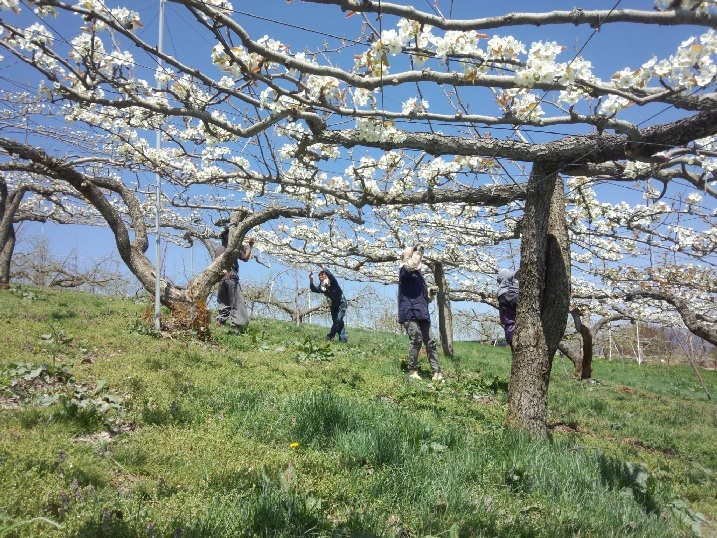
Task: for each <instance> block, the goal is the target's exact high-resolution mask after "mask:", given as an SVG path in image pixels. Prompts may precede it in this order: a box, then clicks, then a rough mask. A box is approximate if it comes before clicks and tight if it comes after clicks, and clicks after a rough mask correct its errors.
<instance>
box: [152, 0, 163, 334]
mask: <svg viewBox="0 0 717 538" xmlns="http://www.w3.org/2000/svg"><path fill="white" fill-rule="evenodd" d="M163 46H164V0H159V41H158V44H157V50H158V51H159V53H160V54H161V53H162V48H163ZM158 60H159V64H158V66H157V68H158V69H161V67H162V58H158ZM160 88H161V84H160V83H157V89H160ZM156 146H157V154H158V155H159V152H160V150H161V148H162V131H161V130H159V129H158V130H157V144H156ZM155 179H156V181H157V201H156V202H157V204H156V211H157V220H156V225H157V229H156V233H155V249H154V255H155V267H154V328H155V329H156V330H158V331H159V330H160V329H161V328H162V323H161V320H160V303H159V296H160V293H161V282H160V281H161V278H162V258H161V250H160V246H161V239H162V238H161V236H160V214H161V212H162V179H161V177H160V175H159V172H157V173H156V174H155Z"/></svg>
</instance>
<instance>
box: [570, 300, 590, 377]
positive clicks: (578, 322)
mask: <svg viewBox="0 0 717 538" xmlns="http://www.w3.org/2000/svg"><path fill="white" fill-rule="evenodd" d="M570 314H571V315H572V317H573V323H574V324H575V330H576V331H578V333H579V334H580V336H581V337H582V339H583V345H582V353H581V360H580V361H579V366H578V363H575V377H576V378H577V379H590V378H591V377H592V375H593V332H592V331H591V330H590V328H589V327H588V326H587V325H585V324H584V323H583V320H582V314H581V312H580V310H579V309H578V308H573V309H572V310H571V311H570Z"/></svg>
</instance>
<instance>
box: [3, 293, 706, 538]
mask: <svg viewBox="0 0 717 538" xmlns="http://www.w3.org/2000/svg"><path fill="white" fill-rule="evenodd" d="M150 310H151V307H150V305H149V304H148V303H147V302H143V301H132V300H120V299H112V298H107V297H101V296H94V295H88V294H80V293H73V292H56V291H50V290H45V289H36V288H14V289H12V290H3V291H0V338H1V341H2V350H3V352H2V353H1V354H0V536H6V535H7V536H93V537H95V536H167V537H179V536H181V537H189V536H192V537H194V536H212V537H215V536H226V537H234V536H246V537H250V536H266V537H279V536H286V537H294V536H346V537H348V536H354V537H359V536H361V537H369V536H381V537H393V536H396V537H413V536H416V537H418V536H445V537H459V536H461V537H469V536H470V537H472V536H505V537H518V536H525V537H528V536H531V537H533V536H535V537H560V536H565V537H568V536H571V537H572V536H584V537H593V536H594V537H605V536H644V537H661V536H665V537H667V536H669V537H672V536H692V535H698V536H715V535H716V533H717V525H715V519H717V452H716V451H715V442H716V441H717V435H716V434H717V407H716V406H715V403H714V401H711V402H710V401H707V400H706V397H705V395H704V392H703V391H702V388H701V386H700V385H699V383H698V382H697V380H696V379H695V377H694V373H692V372H691V371H690V370H689V368H687V367H684V366H673V367H670V368H669V369H667V368H664V367H657V366H646V365H642V366H637V365H636V364H634V363H632V362H625V363H623V362H622V361H620V360H614V361H612V362H607V361H597V362H596V364H595V376H594V377H595V381H594V382H589V383H580V382H577V381H574V380H570V379H568V377H567V376H566V374H565V371H564V370H563V367H562V365H561V363H560V360H558V359H556V363H555V367H554V371H553V377H552V380H551V387H550V414H551V419H550V420H551V426H552V427H551V432H552V435H551V439H550V440H548V441H534V440H531V439H529V438H526V437H524V436H522V435H519V434H517V433H515V432H511V431H506V430H504V429H503V427H502V421H503V418H504V416H505V402H506V400H507V394H506V391H507V385H508V379H509V372H510V352H509V350H507V349H501V348H494V347H490V346H484V345H479V344H472V343H459V344H457V345H456V357H455V358H454V359H453V360H449V359H447V358H443V357H442V358H441V359H442V363H443V367H444V371H445V373H446V377H447V381H446V383H443V384H438V385H434V384H433V383H431V381H430V380H429V376H428V372H424V374H425V375H426V378H425V379H424V380H423V381H420V382H415V381H414V382H409V381H408V380H407V379H406V376H405V373H404V368H405V362H404V361H403V358H404V357H405V354H406V350H407V347H408V342H407V338H406V337H405V336H395V335H389V334H380V333H372V332H368V331H361V330H352V329H351V328H350V327H349V343H348V344H347V345H342V344H339V343H331V344H326V343H325V342H323V340H322V337H323V335H324V334H325V329H323V328H321V327H318V326H312V325H307V326H302V327H295V326H293V325H291V324H287V323H281V322H277V321H274V320H254V321H253V322H252V324H251V328H250V330H249V331H247V332H246V333H244V334H232V333H231V332H229V331H227V329H225V328H213V334H212V338H211V340H210V341H208V342H199V341H197V340H193V339H192V338H190V337H188V336H187V335H174V336H173V337H171V338H169V337H166V336H165V337H160V336H158V335H156V334H154V331H153V330H152V328H151V323H149V322H148V321H146V320H147V316H146V313H147V312H148V311H150ZM422 361H423V363H422V364H423V368H424V369H427V364H426V358H425V357H422ZM702 375H703V376H704V379H705V382H706V383H707V385H708V388H709V389H710V391H711V392H712V393H713V394H715V393H717V374H716V373H715V372H702Z"/></svg>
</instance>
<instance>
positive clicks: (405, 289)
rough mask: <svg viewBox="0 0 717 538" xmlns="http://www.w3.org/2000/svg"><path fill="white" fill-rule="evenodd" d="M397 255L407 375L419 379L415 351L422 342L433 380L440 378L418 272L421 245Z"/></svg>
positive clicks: (424, 287)
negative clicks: (400, 261)
mask: <svg viewBox="0 0 717 538" xmlns="http://www.w3.org/2000/svg"><path fill="white" fill-rule="evenodd" d="M401 258H402V263H401V266H400V269H399V275H398V322H399V323H402V324H403V326H404V328H405V329H406V332H407V333H408V339H409V341H410V347H409V350H408V377H409V379H421V376H420V375H419V374H418V352H419V351H421V344H423V345H425V346H426V354H427V355H428V362H429V363H430V365H431V370H433V381H443V373H442V371H441V365H440V364H439V363H438V349H437V345H436V337H435V335H434V334H433V330H432V329H431V316H430V314H429V313H428V302H429V301H430V296H429V290H428V286H427V285H426V281H425V279H424V278H423V275H422V274H421V260H422V259H423V247H422V246H421V245H416V246H413V247H407V248H406V249H404V250H403V254H402V256H401Z"/></svg>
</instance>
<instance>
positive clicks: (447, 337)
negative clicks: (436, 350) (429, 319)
mask: <svg viewBox="0 0 717 538" xmlns="http://www.w3.org/2000/svg"><path fill="white" fill-rule="evenodd" d="M433 278H434V279H435V281H436V286H438V292H437V294H436V306H437V307H438V333H439V335H440V339H441V348H442V349H443V354H444V355H445V356H446V357H452V356H453V314H452V313H451V299H450V293H449V290H448V282H446V272H445V270H444V268H443V264H442V263H441V262H436V263H435V264H434V265H433Z"/></svg>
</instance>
